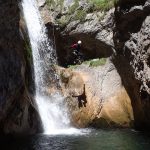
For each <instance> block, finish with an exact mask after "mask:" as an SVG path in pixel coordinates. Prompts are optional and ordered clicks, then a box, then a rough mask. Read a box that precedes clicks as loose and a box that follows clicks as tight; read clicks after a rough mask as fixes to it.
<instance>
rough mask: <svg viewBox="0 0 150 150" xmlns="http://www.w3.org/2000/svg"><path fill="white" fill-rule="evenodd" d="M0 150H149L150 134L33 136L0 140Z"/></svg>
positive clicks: (116, 132) (105, 132)
mask: <svg viewBox="0 0 150 150" xmlns="http://www.w3.org/2000/svg"><path fill="white" fill-rule="evenodd" d="M0 145H1V147H0V150H1V149H2V150H9V149H10V150H150V134H144V133H141V132H135V131H133V130H92V131H91V132H90V133H88V134H83V135H57V136H48V135H35V136H29V137H24V138H21V137H18V138H13V137H7V138H1V139H0Z"/></svg>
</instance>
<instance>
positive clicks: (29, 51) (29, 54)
mask: <svg viewBox="0 0 150 150" xmlns="http://www.w3.org/2000/svg"><path fill="white" fill-rule="evenodd" d="M25 49H26V56H27V60H28V62H30V63H31V62H32V49H31V45H30V42H29V40H28V39H25Z"/></svg>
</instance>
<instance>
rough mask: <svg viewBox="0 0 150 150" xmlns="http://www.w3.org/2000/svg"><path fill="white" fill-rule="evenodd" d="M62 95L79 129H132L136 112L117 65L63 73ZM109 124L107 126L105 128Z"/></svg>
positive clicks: (79, 68) (63, 71) (82, 67)
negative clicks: (116, 67) (89, 127)
mask: <svg viewBox="0 0 150 150" xmlns="http://www.w3.org/2000/svg"><path fill="white" fill-rule="evenodd" d="M60 72H61V79H62V80H61V81H62V93H63V94H64V96H65V97H66V101H67V103H68V108H69V112H70V117H71V120H72V124H73V125H75V126H76V127H88V126H93V127H97V128H98V127H130V126H131V124H132V121H133V120H134V118H133V111H132V107H131V101H130V98H129V96H128V94H127V92H126V90H125V89H124V87H123V86H122V82H121V79H120V77H119V74H118V73H117V71H116V69H115V67H114V65H113V64H112V63H111V62H109V61H108V62H107V63H106V65H104V66H99V67H96V68H92V67H89V66H87V65H84V64H82V65H81V66H79V67H77V69H75V70H70V69H62V70H61V71H60ZM104 121H105V124H104Z"/></svg>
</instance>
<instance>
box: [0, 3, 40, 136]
mask: <svg viewBox="0 0 150 150" xmlns="http://www.w3.org/2000/svg"><path fill="white" fill-rule="evenodd" d="M6 16H7V17H6ZM0 18H1V19H0V132H3V133H20V134H30V133H34V132H36V131H37V129H38V127H37V126H36V124H37V122H38V119H36V118H38V115H37V113H36V111H35V109H34V108H33V106H32V105H31V101H32V100H31V99H32V98H31V97H30V95H29V92H28V89H27V85H26V81H27V80H28V77H29V76H27V74H28V72H27V65H26V57H25V56H26V53H25V49H24V42H23V40H22V38H21V35H20V31H19V21H20V11H19V7H18V1H17V0H13V1H12V0H7V1H5V0H2V2H1V5H0Z"/></svg>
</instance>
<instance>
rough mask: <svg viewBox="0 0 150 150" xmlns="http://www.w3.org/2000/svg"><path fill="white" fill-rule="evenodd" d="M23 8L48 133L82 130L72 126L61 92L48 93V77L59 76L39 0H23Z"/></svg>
mask: <svg viewBox="0 0 150 150" xmlns="http://www.w3.org/2000/svg"><path fill="white" fill-rule="evenodd" d="M22 8H23V14H24V19H25V22H26V25H27V29H28V34H29V38H30V43H31V47H32V54H33V64H34V76H35V88H36V92H35V100H36V103H37V106H38V110H39V114H40V117H41V121H42V124H43V129H44V133H46V134H74V133H78V132H80V131H79V130H77V129H74V128H71V127H70V121H69V117H68V114H67V108H66V106H65V104H64V101H63V100H64V99H63V97H62V96H61V95H60V94H55V95H52V96H51V97H50V96H47V94H45V90H46V87H48V84H47V83H48V82H47V80H46V79H47V78H48V76H50V77H51V78H53V80H56V78H57V76H56V74H55V72H54V71H53V69H52V68H53V67H52V65H54V64H56V57H55V50H54V48H53V46H52V45H53V43H52V41H50V40H49V39H48V37H47V33H46V28H45V26H44V23H43V21H42V19H41V16H40V13H39V10H38V7H37V2H36V0H23V1H22Z"/></svg>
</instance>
